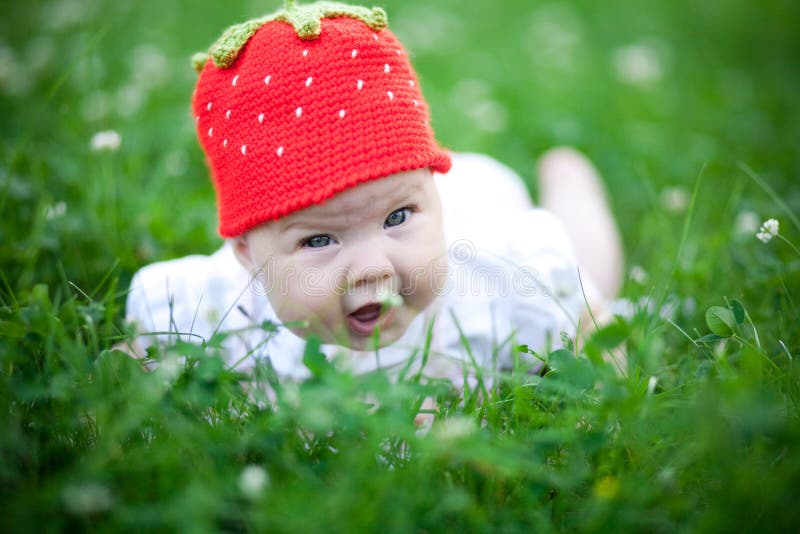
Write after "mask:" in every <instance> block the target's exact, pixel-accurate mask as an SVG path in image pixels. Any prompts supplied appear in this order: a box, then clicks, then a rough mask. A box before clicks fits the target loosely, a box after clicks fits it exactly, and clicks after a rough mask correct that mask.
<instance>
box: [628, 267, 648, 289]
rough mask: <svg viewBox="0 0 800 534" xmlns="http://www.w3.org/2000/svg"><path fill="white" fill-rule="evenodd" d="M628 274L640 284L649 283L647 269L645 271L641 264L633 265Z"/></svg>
mask: <svg viewBox="0 0 800 534" xmlns="http://www.w3.org/2000/svg"><path fill="white" fill-rule="evenodd" d="M628 276H629V277H630V279H631V280H633V281H634V282H636V283H637V284H639V285H644V284H646V283H647V271H645V270H644V268H643V267H642V266H641V265H631V269H630V271H629V272H628Z"/></svg>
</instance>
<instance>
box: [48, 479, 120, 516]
mask: <svg viewBox="0 0 800 534" xmlns="http://www.w3.org/2000/svg"><path fill="white" fill-rule="evenodd" d="M61 501H62V502H63V503H64V507H65V508H66V509H67V511H68V512H70V513H71V514H74V515H93V514H97V513H100V512H105V511H106V510H108V509H109V508H111V506H112V505H113V504H114V499H113V497H112V496H111V492H110V491H109V490H108V488H107V487H105V486H103V485H102V484H98V483H95V482H89V483H87V484H78V485H70V486H67V487H65V488H64V489H63V490H62V491H61Z"/></svg>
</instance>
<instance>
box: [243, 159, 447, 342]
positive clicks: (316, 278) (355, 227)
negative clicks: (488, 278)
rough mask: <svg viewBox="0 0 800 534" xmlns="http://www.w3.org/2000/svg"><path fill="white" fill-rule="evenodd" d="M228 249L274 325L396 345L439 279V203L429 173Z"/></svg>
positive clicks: (380, 186) (343, 200)
mask: <svg viewBox="0 0 800 534" xmlns="http://www.w3.org/2000/svg"><path fill="white" fill-rule="evenodd" d="M235 249H236V253H237V256H238V257H239V259H240V261H241V262H242V263H243V265H244V266H245V267H247V268H248V269H251V270H253V271H255V272H256V273H257V276H258V280H259V282H260V283H261V284H263V286H264V288H265V290H266V293H267V295H268V297H269V300H270V303H271V304H272V307H273V308H274V309H275V312H276V313H277V315H278V318H279V319H280V320H281V322H282V323H284V324H286V323H289V324H290V326H289V327H290V328H291V329H292V331H293V332H295V333H296V334H298V335H300V336H302V337H308V336H309V335H312V334H313V335H316V336H318V337H319V338H320V339H321V340H322V341H323V342H324V343H335V344H338V345H343V346H348V347H350V348H353V349H356V350H367V349H372V348H375V346H376V345H375V343H374V341H375V340H377V346H379V347H382V346H385V345H387V344H390V343H392V342H394V341H396V340H397V339H399V338H400V336H402V335H403V333H404V332H405V331H406V329H407V328H408V326H409V324H410V323H411V321H412V320H413V319H414V317H415V316H416V315H417V314H419V313H420V312H421V311H422V310H423V309H425V308H426V307H427V306H428V305H429V304H430V303H431V302H432V301H433V300H434V298H435V296H436V292H437V291H436V290H437V287H438V286H439V285H441V284H442V283H443V281H444V275H445V274H446V272H447V254H446V251H445V242H444V234H443V229H442V213H441V203H440V200H439V194H438V192H437V190H436V184H435V183H434V180H433V176H432V174H431V171H429V170H428V169H422V170H416V171H410V172H403V173H398V174H393V175H391V176H389V177H387V178H383V179H378V180H372V181H369V182H365V183H363V184H361V185H358V186H355V187H352V188H350V189H347V190H345V191H344V192H342V193H339V194H338V195H335V196H334V197H333V198H331V199H329V200H327V201H325V202H324V203H322V204H317V205H314V206H311V207H309V208H306V209H303V210H300V211H297V212H294V213H292V214H290V215H288V216H286V217H283V218H282V219H279V220H276V221H270V222H268V223H266V224H264V225H262V226H260V227H258V228H256V229H254V230H251V231H250V232H248V233H246V234H245V235H244V236H242V237H240V238H238V239H237V240H236V244H235ZM391 301H394V302H393V304H394V305H393V306H390V305H388V303H389V302H391ZM296 322H307V326H293V325H291V323H296Z"/></svg>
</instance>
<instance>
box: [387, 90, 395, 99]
mask: <svg viewBox="0 0 800 534" xmlns="http://www.w3.org/2000/svg"><path fill="white" fill-rule="evenodd" d="M386 94H387V95H389V100H394V93H393V92H391V91H386Z"/></svg>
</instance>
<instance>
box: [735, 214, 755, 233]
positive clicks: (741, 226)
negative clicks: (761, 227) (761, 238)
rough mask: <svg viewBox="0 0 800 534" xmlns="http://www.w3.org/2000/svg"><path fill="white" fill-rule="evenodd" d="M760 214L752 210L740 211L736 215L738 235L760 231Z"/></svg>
mask: <svg viewBox="0 0 800 534" xmlns="http://www.w3.org/2000/svg"><path fill="white" fill-rule="evenodd" d="M758 221H759V219H758V215H756V214H755V213H753V212H752V211H740V212H739V213H738V214H737V215H736V221H735V222H734V231H735V232H736V234H738V235H752V234H754V233H756V232H757V231H758Z"/></svg>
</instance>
